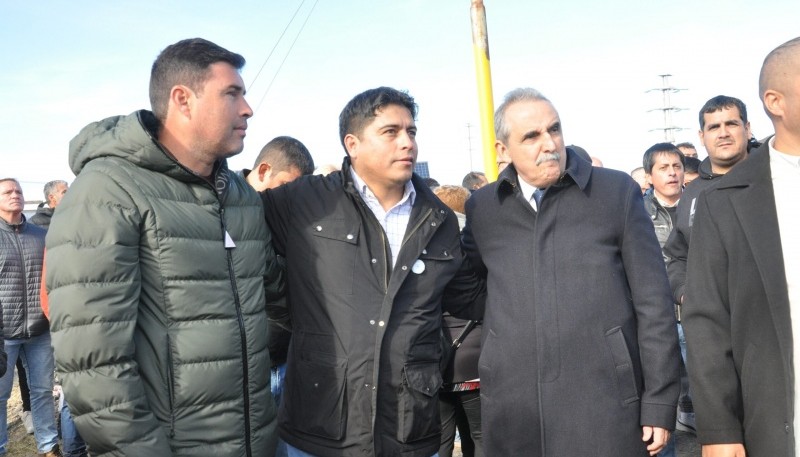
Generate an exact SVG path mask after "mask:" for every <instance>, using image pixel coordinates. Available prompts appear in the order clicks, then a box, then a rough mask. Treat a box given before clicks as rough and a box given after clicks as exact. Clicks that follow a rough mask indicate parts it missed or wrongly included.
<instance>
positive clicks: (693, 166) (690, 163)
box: [683, 157, 700, 173]
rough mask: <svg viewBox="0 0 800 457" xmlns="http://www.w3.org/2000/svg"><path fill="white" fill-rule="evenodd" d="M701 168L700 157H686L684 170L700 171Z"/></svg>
mask: <svg viewBox="0 0 800 457" xmlns="http://www.w3.org/2000/svg"><path fill="white" fill-rule="evenodd" d="M699 170H700V159H698V158H697V157H686V163H684V164H683V171H685V172H686V173H698V171H699Z"/></svg>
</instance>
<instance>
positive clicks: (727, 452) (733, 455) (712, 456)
mask: <svg viewBox="0 0 800 457" xmlns="http://www.w3.org/2000/svg"><path fill="white" fill-rule="evenodd" d="M746 455H747V453H746V452H745V451H744V445H743V444H742V443H730V444H704V445H703V457H745V456H746Z"/></svg>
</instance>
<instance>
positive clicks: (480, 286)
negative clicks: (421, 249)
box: [442, 200, 486, 321]
mask: <svg viewBox="0 0 800 457" xmlns="http://www.w3.org/2000/svg"><path fill="white" fill-rule="evenodd" d="M471 203H474V202H473V201H471V200H467V214H469V213H471V212H472V209H473V208H474V204H471ZM460 248H461V249H459V250H458V251H455V250H454V251H453V252H461V255H462V262H461V267H460V268H459V269H458V272H457V273H456V275H455V277H453V279H452V280H451V281H450V283H448V285H447V287H446V288H445V291H444V298H443V299H442V309H443V310H444V311H448V312H450V313H451V314H452V315H453V316H455V317H458V318H460V319H465V320H476V321H480V320H483V313H484V310H485V309H486V266H485V265H484V264H483V262H482V261H481V257H480V253H479V252H478V249H477V246H476V244H475V240H474V238H473V237H472V229H471V226H470V218H469V216H467V224H466V226H465V227H464V230H463V232H462V236H461V242H460Z"/></svg>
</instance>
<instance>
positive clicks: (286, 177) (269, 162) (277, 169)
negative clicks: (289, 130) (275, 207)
mask: <svg viewBox="0 0 800 457" xmlns="http://www.w3.org/2000/svg"><path fill="white" fill-rule="evenodd" d="M313 172H314V159H313V158H312V157H311V153H309V152H308V148H306V146H305V145H304V144H303V143H302V142H300V140H298V139H296V138H292V137H290V136H279V137H275V138H273V139H272V140H270V141H269V143H267V144H266V145H264V147H263V148H261V152H259V153H258V156H257V157H256V161H255V164H254V165H253V169H252V170H248V169H244V170H242V175H243V176H244V178H245V179H246V180H247V184H250V187H252V188H253V189H255V190H256V191H258V192H261V191H262V190H266V189H274V188H276V187H278V186H280V185H281V184H286V183H287V182H292V181H294V180H295V179H297V178H299V177H300V176H303V175H310V174H311V173H313Z"/></svg>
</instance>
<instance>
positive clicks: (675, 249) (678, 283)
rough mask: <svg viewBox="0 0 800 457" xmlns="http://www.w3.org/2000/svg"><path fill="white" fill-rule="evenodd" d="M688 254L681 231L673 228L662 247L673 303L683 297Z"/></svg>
mask: <svg viewBox="0 0 800 457" xmlns="http://www.w3.org/2000/svg"><path fill="white" fill-rule="evenodd" d="M688 253H689V242H688V241H686V236H685V235H684V233H683V230H681V229H680V228H679V227H675V230H673V231H672V233H670V234H669V238H668V239H667V243H666V244H665V245H664V255H665V256H666V257H667V275H668V276H669V285H670V288H671V289H672V298H673V300H675V303H681V302H682V300H681V298H683V296H684V295H685V289H686V259H687V257H688Z"/></svg>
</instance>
